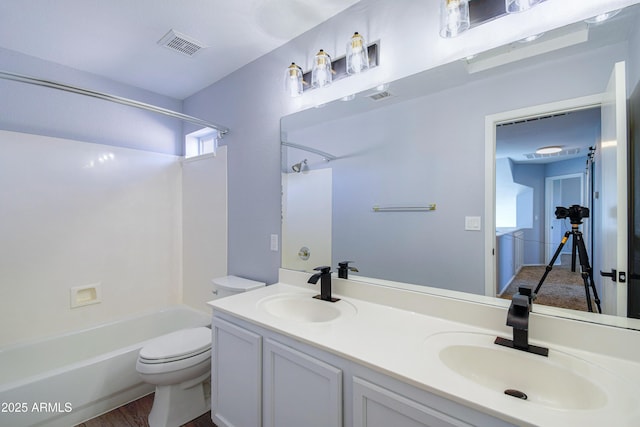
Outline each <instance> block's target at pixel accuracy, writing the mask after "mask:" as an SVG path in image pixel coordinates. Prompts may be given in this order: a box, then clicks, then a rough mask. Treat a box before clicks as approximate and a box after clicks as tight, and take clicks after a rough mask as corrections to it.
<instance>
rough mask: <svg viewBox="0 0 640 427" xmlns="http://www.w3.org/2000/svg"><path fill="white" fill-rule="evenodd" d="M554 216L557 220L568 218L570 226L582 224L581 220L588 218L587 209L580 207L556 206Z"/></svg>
mask: <svg viewBox="0 0 640 427" xmlns="http://www.w3.org/2000/svg"><path fill="white" fill-rule="evenodd" d="M555 215H556V218H558V219H564V218H569V220H570V221H571V224H582V221H581V219H582V218H589V208H585V207H583V206H580V205H571V206H570V207H568V208H563V207H562V206H558V207H556V212H555Z"/></svg>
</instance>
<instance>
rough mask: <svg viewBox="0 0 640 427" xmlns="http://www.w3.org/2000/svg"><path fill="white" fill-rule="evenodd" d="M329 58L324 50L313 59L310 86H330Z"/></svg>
mask: <svg viewBox="0 0 640 427" xmlns="http://www.w3.org/2000/svg"><path fill="white" fill-rule="evenodd" d="M332 80H333V76H332V75H331V57H330V56H329V55H328V54H327V52H325V51H324V50H322V49H320V51H319V52H318V53H317V54H316V56H315V57H314V58H313V68H312V69H311V86H313V87H325V86H329V85H330V84H331V81H332Z"/></svg>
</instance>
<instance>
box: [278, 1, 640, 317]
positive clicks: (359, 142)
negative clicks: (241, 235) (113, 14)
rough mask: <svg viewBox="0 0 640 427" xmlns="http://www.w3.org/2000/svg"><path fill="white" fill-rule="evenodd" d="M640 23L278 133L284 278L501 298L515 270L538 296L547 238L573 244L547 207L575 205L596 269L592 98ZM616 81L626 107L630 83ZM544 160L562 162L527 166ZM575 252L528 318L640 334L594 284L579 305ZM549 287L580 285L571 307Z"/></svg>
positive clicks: (344, 105) (456, 68)
mask: <svg viewBox="0 0 640 427" xmlns="http://www.w3.org/2000/svg"><path fill="white" fill-rule="evenodd" d="M639 10H640V7H638V6H632V7H629V8H626V9H624V10H623V11H621V12H620V13H618V14H617V15H616V16H614V17H613V18H611V19H609V20H608V21H605V22H597V23H587V22H579V23H575V24H572V25H569V26H567V27H565V28H561V29H558V30H555V31H553V32H549V33H546V34H543V35H541V37H539V38H538V39H536V40H529V41H527V42H524V41H523V42H521V43H513V44H511V45H509V46H504V47H502V48H499V49H494V50H492V51H488V52H484V53H483V54H480V55H478V56H476V57H474V58H467V59H465V60H461V61H457V62H455V63H450V64H447V65H444V66H442V67H438V68H436V69H432V70H427V71H425V72H423V73H420V74H416V75H413V76H410V77H407V78H404V79H401V80H399V81H394V82H391V83H389V84H388V85H384V86H381V87H377V88H372V89H371V90H369V91H366V92H363V93H359V94H356V95H355V96H354V97H348V98H345V99H343V100H336V101H334V102H332V103H329V104H326V105H324V106H322V107H320V108H312V109H308V110H304V111H301V112H298V113H295V114H292V115H290V116H286V117H284V118H282V121H281V134H282V186H283V229H282V230H283V236H282V267H283V268H286V269H293V270H298V271H309V272H310V271H312V270H313V268H315V267H317V266H321V265H330V266H332V267H333V268H334V270H335V269H337V265H338V262H341V261H353V263H352V266H353V267H354V268H356V269H357V270H358V271H357V272H351V273H350V278H352V279H355V280H358V279H359V278H366V280H368V281H371V280H378V281H384V283H391V282H393V283H406V284H412V285H417V286H414V287H413V288H414V289H421V288H419V287H420V286H422V287H423V288H424V289H425V291H427V292H442V291H441V290H444V291H451V292H452V293H455V295H458V296H459V295H461V294H465V295H468V296H469V298H471V299H477V300H482V301H488V300H489V298H486V297H487V296H488V297H491V298H494V297H498V298H499V297H503V298H509V297H510V292H512V291H513V286H514V284H516V285H517V283H520V282H519V280H521V278H519V277H517V275H518V273H519V272H520V271H522V270H523V269H524V270H526V271H528V275H529V276H530V277H529V280H530V283H529V284H530V285H533V286H534V287H535V285H537V284H538V281H539V279H540V278H541V277H540V276H541V275H542V273H543V272H544V270H545V266H546V265H547V264H548V263H549V262H550V259H551V257H552V256H553V255H554V253H555V250H556V249H557V246H558V242H559V240H558V236H560V238H561V237H562V233H564V232H566V230H569V229H571V224H570V219H571V218H567V219H564V220H562V219H560V220H558V219H557V218H556V217H555V216H554V215H553V214H552V213H550V211H549V209H551V208H550V207H549V206H553V205H554V204H556V205H558V204H559V205H562V206H564V204H566V205H567V207H569V206H571V205H573V204H577V205H580V206H584V207H587V208H589V209H590V210H591V212H592V213H593V214H594V215H591V216H590V217H585V218H582V220H583V222H582V224H580V226H579V230H580V231H581V232H582V235H581V237H582V240H583V242H584V243H585V247H586V248H587V252H588V255H589V262H590V264H591V265H592V266H593V267H594V270H595V271H597V269H598V268H599V269H606V266H605V265H604V258H606V256H603V255H602V249H601V248H600V242H599V241H598V236H600V235H601V234H602V230H600V229H599V228H598V227H601V226H600V225H598V224H600V222H599V220H598V219H597V218H594V216H596V217H597V215H595V213H596V212H597V210H598V209H604V208H603V206H604V205H603V206H600V205H599V203H603V202H602V200H603V194H601V193H604V192H606V189H604V188H602V189H601V188H597V187H598V185H597V184H594V173H597V169H598V165H599V163H598V164H596V162H595V160H597V161H600V157H598V156H599V155H600V153H598V152H596V151H597V150H594V149H593V148H594V147H599V144H601V143H602V136H601V132H602V128H603V125H602V124H601V116H602V115H603V114H604V113H603V112H602V111H601V110H603V108H601V107H602V105H601V104H602V99H603V95H602V94H603V93H604V92H605V90H606V88H607V85H608V82H609V79H610V75H611V73H612V70H613V69H614V66H615V64H616V63H618V62H621V61H625V62H626V64H630V65H627V68H630V67H636V68H635V69H634V71H635V73H636V74H637V72H638V68H640V67H638V65H636V64H638V63H640V33H639V31H640V13H639ZM351 78H354V77H351ZM625 80H626V83H627V86H628V94H630V93H631V91H632V90H633V88H634V87H635V86H636V85H637V83H638V81H639V80H640V79H639V77H638V75H629V76H628V77H627V78H626V79H625ZM545 106H546V109H545ZM562 106H565V107H562ZM547 146H554V147H555V146H557V147H560V152H558V153H551V154H536V150H537V149H538V148H542V147H547ZM488 171H489V172H490V173H488ZM493 175H495V183H494V182H493V180H492V179H490V178H489V177H492V176H493ZM572 178H575V179H572ZM554 189H555V190H554ZM554 191H555V192H554ZM563 192H564V193H563ZM554 194H555V196H554ZM569 194H571V195H569ZM594 194H595V195H596V196H595V199H594ZM487 212H489V213H490V214H491V215H490V217H487ZM567 251H568V252H567ZM571 252H572V246H571V245H567V247H566V248H564V250H563V251H562V253H560V254H559V256H558V259H557V260H556V262H555V263H553V264H552V265H551V266H552V272H551V273H550V274H549V275H548V278H547V279H546V280H545V283H544V286H543V287H542V289H540V290H539V301H538V304H537V305H538V307H536V304H534V309H539V308H542V307H540V305H549V306H556V307H560V308H550V309H548V310H547V312H548V313H552V314H558V315H567V316H570V317H577V318H582V319H585V320H589V321H595V322H603V323H609V324H620V325H622V326H624V327H632V328H637V329H640V321H638V322H636V319H626V320H624V322H622V321H621V319H616V318H615V317H614V316H615V315H616V310H619V308H616V307H615V305H614V306H611V304H609V305H608V301H605V297H606V298H607V299H613V300H615V291H613V292H614V294H612V293H611V292H612V291H607V289H606V288H605V285H603V279H601V278H600V277H599V274H596V277H594V279H595V281H596V286H595V287H594V288H595V290H592V289H590V292H589V293H588V294H587V293H586V291H585V288H584V283H583V279H582V277H581V275H580V273H579V271H580V265H579V264H580V260H579V259H578V265H577V271H576V272H571V271H570V270H571V269H570V267H571V265H570V264H571ZM567 255H568V256H567ZM578 258H579V257H578ZM529 267H536V268H537V270H536V269H531V268H529ZM540 268H541V269H540ZM567 269H568V270H569V271H567ZM556 274H558V275H559V274H563V275H565V276H564V277H570V278H571V280H577V282H576V283H574V285H575V286H574V288H573V295H571V298H574V299H577V300H581V301H578V304H577V305H578V306H571V305H567V304H565V302H563V301H561V300H562V298H564V297H566V295H565V296H563V295H562V292H559V293H557V294H556V293H554V292H555V291H556V290H557V289H556V288H558V286H556V285H555V284H554V280H555V279H554V276H556ZM560 281H562V280H560ZM594 292H597V293H598V297H599V298H600V299H602V306H603V309H602V311H603V313H604V314H599V313H598V310H597V309H596V303H595V295H594ZM587 295H589V297H590V299H591V303H592V310H593V311H594V313H588V312H587V311H588V307H587V305H586V300H587V299H588V298H587ZM612 295H613V296H612ZM543 296H546V297H547V298H546V300H545V299H544V298H542V297H543ZM582 306H584V307H582ZM582 312H584V313H582Z"/></svg>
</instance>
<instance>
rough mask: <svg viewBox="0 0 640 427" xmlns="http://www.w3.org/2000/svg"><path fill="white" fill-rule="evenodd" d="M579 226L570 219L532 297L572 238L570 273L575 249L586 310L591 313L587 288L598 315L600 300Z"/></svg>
mask: <svg viewBox="0 0 640 427" xmlns="http://www.w3.org/2000/svg"><path fill="white" fill-rule="evenodd" d="M580 224H581V222H579V221H573V218H572V221H571V230H567V232H566V233H564V237H563V238H562V240H561V241H560V245H558V249H556V252H555V253H554V254H553V257H552V258H551V262H549V265H547V267H546V269H545V272H544V274H543V275H542V278H541V279H540V282H539V283H538V286H537V287H536V289H535V291H534V295H537V294H538V291H539V290H540V287H542V283H544V281H545V279H546V278H547V275H548V274H549V272H550V271H551V270H552V269H553V264H555V262H556V259H557V258H558V256H560V252H561V251H562V248H563V247H564V245H565V243H567V240H569V236H573V247H572V250H571V271H572V272H575V271H576V249H577V250H578V255H579V257H580V267H581V273H580V274H581V276H582V281H583V282H584V292H585V295H586V298H587V308H588V309H589V311H591V312H593V306H592V305H591V294H590V292H589V288H591V290H592V291H593V299H594V301H595V303H596V307H598V313H602V309H601V308H600V298H598V292H597V291H596V287H595V285H594V284H593V269H592V268H591V266H590V265H589V255H588V254H587V248H586V247H585V245H584V240H583V239H582V232H580V230H578V226H579V225H580Z"/></svg>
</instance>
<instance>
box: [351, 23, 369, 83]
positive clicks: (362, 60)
mask: <svg viewBox="0 0 640 427" xmlns="http://www.w3.org/2000/svg"><path fill="white" fill-rule="evenodd" d="M367 68H369V52H368V51H367V43H366V42H365V41H364V37H362V36H361V35H360V34H358V32H355V33H353V36H351V40H349V43H347V74H357V73H361V72H362V71H365V70H366V69H367Z"/></svg>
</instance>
